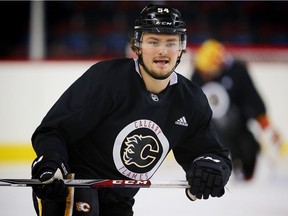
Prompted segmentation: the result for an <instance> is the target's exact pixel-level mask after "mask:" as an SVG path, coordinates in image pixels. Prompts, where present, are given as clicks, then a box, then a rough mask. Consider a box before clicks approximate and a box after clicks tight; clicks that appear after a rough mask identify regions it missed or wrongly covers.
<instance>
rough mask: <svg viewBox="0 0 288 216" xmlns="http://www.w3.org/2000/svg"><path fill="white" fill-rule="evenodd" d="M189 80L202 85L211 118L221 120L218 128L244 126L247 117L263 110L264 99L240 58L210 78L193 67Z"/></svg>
mask: <svg viewBox="0 0 288 216" xmlns="http://www.w3.org/2000/svg"><path fill="white" fill-rule="evenodd" d="M192 81H193V82H195V83H197V84H198V85H199V86H201V87H202V89H203V91H204V92H205V94H206V95H207V97H208V100H209V103H210V106H211V108H212V110H213V119H214V120H215V121H218V122H222V124H221V127H223V128H224V130H226V131H227V133H229V132H228V131H229V130H231V129H232V128H235V130H240V128H246V127H247V121H248V120H249V119H255V118H257V116H259V115H261V114H265V113H266V108H265V105H264V102H263V100H262V98H261V97H260V94H259V93H258V91H257V89H256V88H255V85H254V83H253V81H252V79H251V77H250V76H249V73H248V71H247V66H246V65H245V64H244V62H242V61H238V60H231V62H229V64H227V65H226V67H224V69H223V71H222V72H221V74H220V75H219V76H218V77H215V78H214V79H212V80H204V79H203V78H202V77H201V76H200V72H198V71H197V70H195V71H194V73H193V75H192ZM218 125H220V124H218Z"/></svg>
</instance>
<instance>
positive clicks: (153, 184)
mask: <svg viewBox="0 0 288 216" xmlns="http://www.w3.org/2000/svg"><path fill="white" fill-rule="evenodd" d="M63 181H64V184H65V185H66V186H67V187H77V188H94V189H96V188H103V187H109V188H133V187H134V188H190V185H189V184H188V182H187V181H184V180H174V181H156V180H111V179H64V180H63ZM44 184H47V183H43V182H41V181H39V180H38V179H0V186H12V187H31V186H33V185H44ZM190 196H191V197H190V198H191V199H192V200H196V199H197V198H196V196H194V195H192V194H191V195H190Z"/></svg>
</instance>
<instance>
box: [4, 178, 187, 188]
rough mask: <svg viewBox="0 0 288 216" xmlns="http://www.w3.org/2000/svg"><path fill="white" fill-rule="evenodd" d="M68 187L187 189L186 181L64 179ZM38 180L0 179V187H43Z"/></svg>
mask: <svg viewBox="0 0 288 216" xmlns="http://www.w3.org/2000/svg"><path fill="white" fill-rule="evenodd" d="M63 181H64V183H65V185H66V186H68V187H85V188H87V187H88V188H89V187H90V188H102V187H120V188H125V187H126V188H127V187H128V188H131V187H134V188H135V187H136V188H189V187H190V186H189V184H188V182H187V181H183V180H173V181H157V180H112V179H64V180H63ZM44 184H47V183H43V182H40V181H39V180H38V179H0V186H12V187H31V186H33V185H44Z"/></svg>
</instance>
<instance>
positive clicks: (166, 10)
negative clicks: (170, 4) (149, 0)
mask: <svg viewBox="0 0 288 216" xmlns="http://www.w3.org/2000/svg"><path fill="white" fill-rule="evenodd" d="M158 12H159V13H163V12H166V13H169V9H168V8H158Z"/></svg>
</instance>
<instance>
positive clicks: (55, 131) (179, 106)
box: [32, 5, 232, 216]
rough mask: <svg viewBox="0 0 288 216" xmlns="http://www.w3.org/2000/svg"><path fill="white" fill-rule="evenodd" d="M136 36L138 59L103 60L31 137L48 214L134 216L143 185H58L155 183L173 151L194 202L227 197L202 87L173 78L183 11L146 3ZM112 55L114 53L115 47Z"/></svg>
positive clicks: (225, 173) (224, 154)
mask: <svg viewBox="0 0 288 216" xmlns="http://www.w3.org/2000/svg"><path fill="white" fill-rule="evenodd" d="M133 31H134V34H133V36H132V38H131V47H132V50H133V51H134V52H135V53H136V54H137V59H132V58H123V59H115V60H107V61H101V62H99V63H96V64H94V65H93V66H91V68H90V69H88V70H87V71H86V72H85V73H84V74H83V75H82V76H81V77H80V78H79V79H78V80H77V81H76V82H74V83H73V84H72V85H71V86H70V87H69V88H68V89H67V90H66V91H65V93H64V94H63V95H62V96H61V97H60V98H59V100H58V101H57V102H56V103H55V105H54V106H53V107H52V108H51V109H50V110H49V112H48V113H47V115H46V116H45V117H44V119H43V121H42V122H41V124H40V125H39V127H38V128H37V129H36V131H35V132H34V134H33V136H32V144H33V148H34V150H35V152H36V153H37V158H36V159H35V160H34V162H33V164H32V178H36V179H40V181H42V182H50V183H51V184H47V185H45V186H34V187H33V197H34V204H35V209H36V211H37V213H38V214H39V215H42V216H64V215H73V216H78V215H87V216H92V215H93V216H99V215H101V216H116V215H118V216H131V215H133V209H132V207H133V205H134V196H135V194H136V193H137V192H138V190H139V189H137V188H122V189H119V188H118V189H117V188H101V189H84V188H82V189H81V188H69V191H68V189H67V187H66V186H65V185H64V184H63V181H62V180H61V179H62V178H63V177H64V178H66V177H67V178H76V179H135V180H147V179H150V178H151V177H152V176H153V175H154V173H155V172H156V170H157V169H158V168H159V166H160V165H161V164H162V162H163V160H164V159H165V157H166V156H167V154H168V153H169V152H170V150H173V153H174V156H175V159H176V160H177V162H178V163H179V164H180V165H181V166H182V168H183V169H184V171H185V172H186V178H187V181H188V182H189V184H190V185H191V188H189V189H187V190H186V195H187V196H188V198H190V199H192V200H194V199H195V197H197V198H198V199H202V198H203V199H208V198H209V197H210V196H212V197H221V196H222V195H223V194H224V192H225V188H224V186H225V185H226V183H227V182H228V179H229V177H230V175H231V167H232V163H231V160H230V158H229V151H228V149H227V148H226V147H225V146H223V145H221V144H220V142H219V140H218V137H217V135H216V133H215V129H214V128H213V126H212V124H211V117H212V111H211V108H210V106H209V103H208V101H207V98H206V97H205V95H204V93H203V91H202V90H201V88H199V87H198V86H196V85H194V84H193V83H192V82H191V81H190V80H188V79H187V78H185V77H183V76H181V75H180V74H178V73H176V72H175V68H176V67H177V65H178V64H179V62H180V59H181V56H182V52H183V50H185V49H186V27H185V22H184V21H183V20H182V17H181V14H180V13H179V11H178V10H176V9H174V8H171V7H167V6H154V5H149V6H148V7H145V8H144V10H143V11H142V12H141V13H140V16H139V17H138V19H136V21H135V26H134V30H133ZM112 52H113V50H112Z"/></svg>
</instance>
